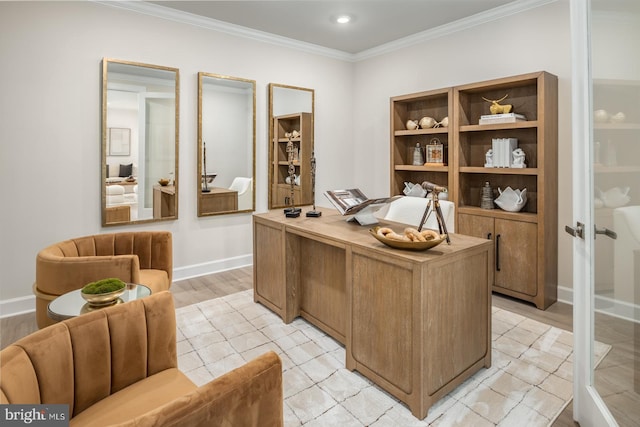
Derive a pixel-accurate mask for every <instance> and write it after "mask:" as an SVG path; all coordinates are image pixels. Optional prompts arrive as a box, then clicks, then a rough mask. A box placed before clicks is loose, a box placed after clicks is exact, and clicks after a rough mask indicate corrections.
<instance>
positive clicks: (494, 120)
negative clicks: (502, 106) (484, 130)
mask: <svg viewBox="0 0 640 427" xmlns="http://www.w3.org/2000/svg"><path fill="white" fill-rule="evenodd" d="M526 120H527V118H526V117H525V116H523V115H522V114H516V113H505V114H487V115H483V116H480V121H479V122H478V124H480V125H495V124H498V123H515V122H521V121H526Z"/></svg>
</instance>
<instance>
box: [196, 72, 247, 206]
mask: <svg viewBox="0 0 640 427" xmlns="http://www.w3.org/2000/svg"><path fill="white" fill-rule="evenodd" d="M255 128H256V82H255V81H254V80H246V79H241V78H237V77H229V76H221V75H217V74H209V73H203V72H200V73H198V175H197V182H198V183H197V186H198V190H197V191H198V216H209V215H220V214H229V213H236V212H251V211H253V210H254V209H255V180H254V176H255V146H256V132H255Z"/></svg>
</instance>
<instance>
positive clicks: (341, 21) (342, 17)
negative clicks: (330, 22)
mask: <svg viewBox="0 0 640 427" xmlns="http://www.w3.org/2000/svg"><path fill="white" fill-rule="evenodd" d="M336 22H337V23H338V24H347V23H349V22H351V17H350V16H349V15H340V16H338V17H337V18H336Z"/></svg>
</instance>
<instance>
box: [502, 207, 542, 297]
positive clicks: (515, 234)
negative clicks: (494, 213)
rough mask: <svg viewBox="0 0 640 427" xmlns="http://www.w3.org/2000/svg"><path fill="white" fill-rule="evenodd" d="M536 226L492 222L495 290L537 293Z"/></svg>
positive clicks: (508, 221) (507, 221) (514, 222)
mask: <svg viewBox="0 0 640 427" xmlns="http://www.w3.org/2000/svg"><path fill="white" fill-rule="evenodd" d="M537 229H538V227H537V225H536V224H533V223H530V222H522V221H511V220H504V219H496V220H495V241H496V254H495V255H496V256H495V259H496V272H495V286H497V287H500V288H504V289H509V290H511V291H515V292H521V293H523V294H526V295H530V296H535V295H536V294H537V293H538V290H537V271H538V263H537V247H538V242H537V235H538V233H537Z"/></svg>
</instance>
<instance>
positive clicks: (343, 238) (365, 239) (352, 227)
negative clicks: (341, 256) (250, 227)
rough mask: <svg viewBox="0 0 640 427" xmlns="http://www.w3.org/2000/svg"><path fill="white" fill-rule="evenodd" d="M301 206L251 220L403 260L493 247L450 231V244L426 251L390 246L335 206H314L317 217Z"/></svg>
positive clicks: (388, 224) (394, 226)
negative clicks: (294, 214)
mask: <svg viewBox="0 0 640 427" xmlns="http://www.w3.org/2000/svg"><path fill="white" fill-rule="evenodd" d="M307 210H311V209H306V208H303V211H302V213H301V214H300V216H299V217H298V218H287V217H285V215H284V213H283V210H282V209H276V210H271V211H269V212H266V213H262V214H255V215H254V221H257V222H271V223H277V224H282V225H283V226H285V227H286V229H287V231H288V232H291V233H294V234H298V235H301V236H303V237H309V238H315V239H317V240H329V241H333V242H335V243H336V244H351V245H355V246H359V247H362V248H367V249H372V250H375V251H381V252H382V253H384V254H385V255H388V256H392V257H400V258H403V259H405V260H413V261H419V262H420V261H426V260H430V259H433V258H437V257H441V256H443V255H447V254H454V253H457V252H465V251H468V250H476V249H478V248H480V247H482V246H487V247H492V245H493V244H492V242H491V240H487V239H481V238H477V237H472V236H466V235H463V234H455V233H449V237H450V238H451V244H450V245H449V244H447V242H442V243H441V244H439V245H438V246H435V247H433V248H431V249H427V250H425V251H410V250H403V249H394V248H390V247H388V246H386V245H384V244H383V243H381V242H379V241H378V240H376V239H375V238H374V237H373V236H371V235H370V233H369V229H371V228H373V226H361V225H358V224H357V223H353V222H347V221H346V219H347V217H345V216H342V215H340V214H339V212H338V211H337V210H335V209H331V208H316V210H317V211H321V212H322V216H320V217H319V218H313V217H311V218H310V217H306V216H305V212H306V211H307ZM377 225H379V226H381V227H390V228H392V229H393V230H395V231H396V232H402V230H403V229H404V228H405V227H407V226H406V225H404V224H400V223H395V222H391V221H385V220H380V223H379V224H377Z"/></svg>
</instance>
